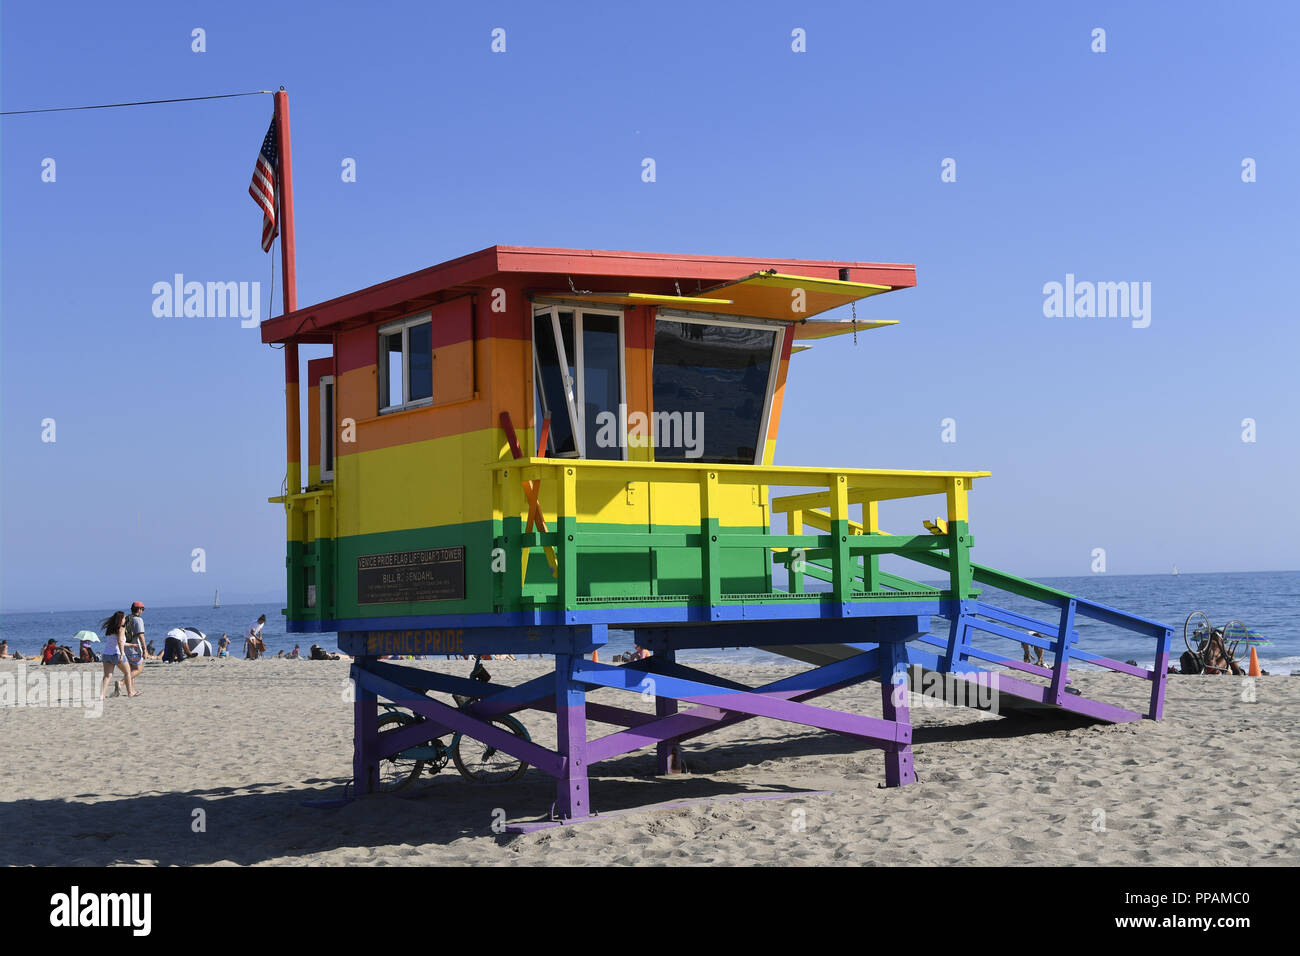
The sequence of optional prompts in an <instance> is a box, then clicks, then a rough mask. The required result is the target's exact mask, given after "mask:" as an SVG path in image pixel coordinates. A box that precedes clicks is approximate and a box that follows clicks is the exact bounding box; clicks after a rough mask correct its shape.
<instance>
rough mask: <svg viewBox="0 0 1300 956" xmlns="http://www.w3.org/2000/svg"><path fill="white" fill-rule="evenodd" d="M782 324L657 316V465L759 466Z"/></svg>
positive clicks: (687, 315)
mask: <svg viewBox="0 0 1300 956" xmlns="http://www.w3.org/2000/svg"><path fill="white" fill-rule="evenodd" d="M785 326H786V323H784V322H772V321H767V320H763V319H734V318H730V317H723V316H718V315H716V314H705V313H692V312H675V311H667V310H663V309H661V310H660V311H659V314H658V317H657V318H656V321H655V339H654V372H653V382H652V387H653V391H654V414H653V415H652V416H651V419H652V420H651V428H652V430H653V432H654V434H653V435H652V436H651V438H652V440H653V444H654V446H655V460H656V461H698V462H709V463H715V464H739V465H758V464H762V461H763V446H764V441H765V438H766V436H767V430H768V419H769V416H770V415H771V410H772V396H773V394H774V392H775V388H776V376H777V372H778V369H779V367H780V361H781V348H782V345H783V339H784V336H785V335H786V334H787V331H786V327H785Z"/></svg>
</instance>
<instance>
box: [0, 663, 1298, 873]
mask: <svg viewBox="0 0 1300 956" xmlns="http://www.w3.org/2000/svg"><path fill="white" fill-rule="evenodd" d="M423 666H428V667H432V668H436V669H440V670H448V671H450V672H452V673H456V674H460V675H464V674H465V673H466V672H467V671H468V664H467V662H464V661H452V662H446V661H439V662H425V664H424V665H423ZM549 666H550V664H549V661H546V662H544V661H539V660H531V661H519V662H514V663H512V662H501V661H495V662H490V663H489V664H488V667H489V668H490V670H491V671H492V675H493V679H494V681H496V682H499V683H505V684H514V683H519V682H521V681H523V680H525V679H527V678H529V677H533V676H536V675H538V674H541V673H543V672H544V671H545V670H547V669H549ZM16 668H17V665H16V664H15V663H14V662H12V661H4V662H0V678H3V677H4V674H5V672H6V671H9V672H13V671H15V669H16ZM32 669H33V670H44V671H50V670H55V668H43V669H40V668H32ZM81 669H84V670H87V671H92V670H93V672H94V673H96V674H98V672H99V667H98V665H95V666H94V667H93V668H91V667H89V666H85V667H83V668H81ZM703 669H706V670H708V669H711V668H710V667H708V666H704V667H703ZM712 669H713V670H714V672H719V671H718V670H717V668H716V667H715V668H712ZM57 670H65V668H57ZM790 672H791V671H790V669H789V668H786V667H782V666H779V665H772V666H767V665H763V666H756V665H750V666H732V667H729V668H728V669H727V671H726V674H727V676H729V677H731V678H733V679H736V680H739V681H742V682H744V683H746V684H750V685H757V684H761V683H763V682H765V681H769V680H773V679H776V678H778V677H780V676H784V675H786V674H789V673H790ZM1076 678H1077V686H1079V687H1081V688H1083V690H1084V692H1085V693H1090V692H1094V693H1095V692H1097V689H1098V688H1099V687H1102V686H1103V685H1104V687H1105V688H1106V691H1107V692H1108V693H1109V694H1110V695H1111V696H1109V697H1107V699H1109V700H1113V701H1114V702H1116V703H1127V704H1128V705H1129V706H1132V707H1134V708H1138V709H1145V703H1144V702H1145V698H1146V696H1147V692H1148V688H1149V685H1148V684H1146V683H1145V682H1142V681H1139V680H1136V679H1134V678H1126V677H1124V676H1122V675H1115V674H1102V673H1097V672H1091V673H1089V672H1077V673H1076ZM9 679H10V680H11V681H12V680H13V678H12V677H10V678H9ZM348 687H349V681H348V664H347V663H345V662H310V661H276V660H268V661H256V662H249V661H243V660H223V661H190V662H186V663H184V664H174V665H161V664H151V665H150V666H149V667H148V668H147V669H146V672H145V676H144V678H143V679H142V680H141V682H140V688H141V690H142V691H143V695H144V696H142V697H141V698H139V699H138V700H128V699H126V698H118V699H110V700H108V701H106V702H105V705H104V711H103V716H101V717H99V718H96V719H88V718H86V717H85V716H84V712H83V711H81V710H78V709H74V708H53V707H22V708H16V707H3V708H0V767H3V778H2V779H0V863H2V864H6V865H14V864H17V865H32V864H34V865H49V864H61V865H94V866H98V865H105V864H115V863H145V864H158V865H172V864H185V865H190V864H218V865H221V864H226V865H229V864H315V865H354V864H362V865H365V864H384V865H393V864H443V865H474V866H488V865H492V866H498V865H518V864H524V865H545V864H564V865H575V864H576V865H582V864H592V863H595V864H760V865H782V864H802V865H825V864H900V863H903V864H908V863H912V864H981V865H1000V864H1085V865H1087V864H1121V865H1123V864H1137V865H1142V864H1174V865H1180V866H1183V865H1191V866H1194V865H1225V864H1226V865H1257V864H1284V863H1290V864H1294V863H1295V862H1297V859H1300V811H1298V810H1297V808H1296V803H1295V795H1296V793H1297V792H1300V779H1298V776H1297V759H1298V756H1297V751H1298V748H1297V746H1296V733H1295V729H1294V721H1295V716H1296V714H1297V713H1300V679H1296V678H1291V677H1264V678H1260V679H1258V681H1257V685H1256V700H1255V701H1254V702H1248V701H1246V700H1243V693H1242V691H1243V681H1242V679H1240V678H1227V677H1217V678H1216V677H1177V676H1173V677H1171V678H1170V680H1169V693H1168V699H1167V703H1166V708H1165V720H1164V721H1162V722H1160V723H1154V722H1151V721H1145V720H1144V721H1141V722H1138V723H1132V724H1125V725H1116V726H1079V725H1076V724H1072V723H1066V722H1063V721H1060V720H1056V719H1043V718H1032V717H1010V718H996V717H984V716H981V715H980V714H978V713H977V712H975V711H971V710H967V709H964V708H953V707H922V706H919V703H920V702H919V701H918V699H917V698H915V696H914V697H913V708H914V709H913V711H912V718H913V723H914V725H915V728H916V730H915V763H916V769H917V773H918V775H919V778H920V779H919V782H918V783H916V784H914V785H911V786H907V787H902V788H897V789H882V788H881V787H880V786H879V784H880V783H881V781H882V780H883V763H884V762H883V758H882V757H881V755H880V753H879V752H878V751H874V750H865V749H862V748H861V747H859V746H858V745H857V744H855V743H854V742H853V741H850V740H848V739H846V738H842V737H837V736H834V735H830V734H825V733H821V732H817V731H813V730H810V729H807V728H801V727H797V726H793V725H789V724H781V723H778V722H775V721H770V720H764V719H757V720H751V721H746V722H743V723H740V724H737V725H735V726H733V727H730V728H727V729H726V730H724V731H721V732H720V733H718V734H716V735H713V736H707V737H704V738H699V739H697V740H693V741H689V742H688V743H687V744H686V745H685V754H684V756H685V759H686V761H687V765H688V768H689V769H690V770H691V771H692V773H690V774H686V775H680V776H674V777H664V778H658V777H655V776H654V751H653V748H650V749H646V750H642V751H639V752H637V753H634V754H629V755H626V756H624V757H621V758H617V759H615V760H613V761H610V762H608V763H601V764H597V765H596V766H595V767H594V768H593V775H592V786H591V791H592V800H593V806H594V808H595V809H596V810H597V811H603V812H610V811H614V810H625V809H628V808H637V807H644V806H646V805H648V804H656V803H661V802H666V801H682V800H699V801H701V802H699V803H695V804H692V805H690V806H687V807H684V808H676V809H659V810H654V809H651V810H642V811H638V812H630V813H626V814H622V815H618V816H614V817H611V818H609V819H605V820H602V821H598V822H591V823H583V824H580V825H577V826H571V827H563V828H555V829H551V830H546V831H541V832H537V833H532V834H527V835H520V836H511V835H505V834H500V835H498V834H496V833H494V832H493V830H492V824H493V822H494V820H499V819H500V818H501V817H502V815H504V817H505V818H506V819H509V820H511V821H515V820H528V819H537V818H539V817H540V816H542V815H543V814H545V813H546V812H547V811H548V809H549V808H550V806H551V804H552V802H553V801H554V799H555V788H554V784H553V781H552V780H551V779H550V778H549V777H547V776H545V775H544V774H542V773H540V772H539V771H537V770H529V772H528V774H527V775H526V776H525V777H523V778H522V779H521V780H519V781H516V782H514V783H511V784H506V785H504V786H500V787H488V788H484V787H475V786H472V785H470V784H469V783H467V782H466V781H465V780H464V779H463V778H461V777H460V775H459V774H457V773H456V772H455V770H454V768H453V767H451V766H448V767H447V768H446V769H445V770H444V771H443V772H442V773H441V774H439V775H438V776H436V777H431V778H428V783H427V784H423V785H421V786H420V787H419V788H417V789H415V790H414V791H412V792H411V795H410V796H409V797H405V796H403V797H398V796H390V795H381V796H377V797H370V798H366V799H364V800H360V801H355V802H353V803H350V804H348V805H346V806H343V807H341V808H336V809H316V808H310V807H305V806H303V805H302V803H303V801H306V800H319V799H325V798H329V797H337V796H341V795H342V792H343V785H344V784H345V783H346V782H347V781H348V780H349V779H350V777H351V738H352V711H351V705H350V703H349V702H348ZM1103 696H1104V695H1103ZM590 699H592V700H595V701H604V702H610V703H613V702H617V703H619V704H620V705H623V706H628V707H635V708H642V709H647V710H651V709H653V703H652V702H646V701H642V700H641V699H640V698H639V697H638V696H636V695H628V694H619V693H618V692H616V691H611V690H602V691H598V692H596V693H594V694H592V695H591V698H590ZM879 699H880V691H879V687H878V685H877V684H875V683H869V684H866V685H863V686H861V687H858V688H850V689H847V690H844V691H840V692H838V693H836V694H833V695H829V696H827V697H824V698H819V699H818V701H816V703H825V705H826V706H832V707H837V708H840V709H845V710H855V711H859V712H862V713H867V714H879V712H880V703H879ZM518 716H519V717H520V718H521V719H522V720H523V722H524V723H525V724H526V725H527V726H528V728H529V730H530V732H531V733H532V735H533V738H534V740H536V741H537V742H539V743H541V744H543V745H545V746H553V744H554V740H555V726H554V724H555V719H554V717H553V716H551V715H547V714H544V713H541V712H537V711H530V712H523V713H521V714H519V715H518ZM609 731H610V728H608V727H606V726H604V725H597V724H594V723H593V724H591V725H590V735H591V736H597V735H600V734H603V733H608V732H609ZM809 791H829V793H824V794H813V793H809ZM763 792H769V793H770V792H783V793H790V794H793V796H790V797H788V798H785V799H775V800H755V801H748V802H745V801H736V800H734V799H729V798H734V797H736V796H738V795H742V794H755V793H763ZM703 798H714V799H712V800H708V801H705V800H703Z"/></svg>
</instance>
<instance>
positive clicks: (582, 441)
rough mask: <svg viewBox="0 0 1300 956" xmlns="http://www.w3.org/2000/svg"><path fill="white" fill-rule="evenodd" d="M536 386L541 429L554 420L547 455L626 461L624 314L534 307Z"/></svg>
mask: <svg viewBox="0 0 1300 956" xmlns="http://www.w3.org/2000/svg"><path fill="white" fill-rule="evenodd" d="M533 382H534V387H533V402H534V414H535V416H536V419H535V420H536V422H537V427H538V429H540V428H541V423H542V420H543V419H544V418H545V417H546V416H548V415H549V416H550V419H551V429H550V433H549V434H550V437H549V439H548V441H547V447H546V449H545V450H544V453H545V454H546V455H547V456H548V457H553V458H599V459H608V460H623V459H625V458H626V457H627V441H626V437H625V436H624V435H622V434H621V433H620V432H619V427H620V426H619V424H618V423H619V422H621V421H622V416H621V415H620V406H622V405H624V404H625V402H626V383H625V380H624V370H623V313H622V311H621V310H604V309H586V308H569V307H565V306H558V305H548V306H538V307H535V308H534V310H533Z"/></svg>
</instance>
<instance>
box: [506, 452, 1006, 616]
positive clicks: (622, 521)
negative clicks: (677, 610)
mask: <svg viewBox="0 0 1300 956" xmlns="http://www.w3.org/2000/svg"><path fill="white" fill-rule="evenodd" d="M493 471H494V472H495V476H496V480H495V481H494V485H493V536H494V541H493V548H494V555H495V554H500V555H502V556H504V558H505V561H504V562H503V567H501V568H499V570H500V571H502V572H503V573H499V574H497V575H496V576H495V582H496V583H495V588H496V590H495V595H494V603H495V604H496V605H497V606H498V607H500V608H502V609H506V610H511V609H515V608H526V607H538V606H544V607H548V608H563V609H566V610H569V609H576V608H578V607H581V606H589V605H591V604H593V603H602V604H623V603H628V604H638V603H653V602H661V601H675V602H689V603H704V604H705V605H708V606H716V605H720V604H723V603H727V602H732V601H745V602H749V603H753V602H760V601H769V602H775V601H789V600H821V601H833V602H843V603H848V602H851V601H862V600H875V599H880V598H883V597H893V598H905V597H909V596H912V595H906V594H899V593H898V590H894V589H892V588H891V586H890V582H891V581H901V580H903V579H898V578H897V577H896V576H892V575H886V574H884V573H882V572H880V571H879V569H878V561H879V557H880V555H882V554H900V555H904V556H907V557H912V558H914V559H915V560H920V561H923V562H925V563H930V562H937V565H936V566H941V567H943V568H945V569H946V570H947V572H948V576H949V580H950V582H951V584H950V587H949V588H948V589H947V590H946V591H944V592H936V591H934V590H933V589H926V588H924V587H923V586H921V585H916V586H915V588H906V589H899V590H912V591H916V592H917V594H916V596H918V597H920V596H925V597H933V596H935V595H941V596H942V597H943V598H948V597H951V596H954V595H955V596H957V597H966V596H970V595H971V594H972V593H973V592H972V591H971V563H970V547H971V544H972V541H971V537H970V532H969V528H968V523H967V510H966V495H967V492H968V491H969V489H970V484H971V482H972V481H973V480H974V479H975V478H978V477H983V476H984V475H985V474H987V473H986V472H934V471H894V470H868V469H823V468H779V467H765V466H754V465H718V464H690V463H677V462H671V463H669V462H611V461H587V460H576V459H545V458H533V459H527V460H522V459H521V460H516V461H511V462H502V463H499V464H497V465H495V466H493ZM772 487H794V488H803V489H808V490H806V491H803V492H801V493H799V494H796V495H792V496H787V497H783V498H778V499H777V500H775V501H772V502H771V503H770V504H769V501H768V499H769V493H770V489H771V488H772ZM927 495H944V496H945V498H946V501H947V514H948V519H947V521H946V525H945V523H944V522H943V521H942V519H939V520H938V522H937V524H938V525H939V526H940V527H942V533H940V534H918V535H889V534H882V533H863V530H862V529H863V528H864V527H872V526H874V524H875V516H876V510H877V504H878V502H880V501H884V500H890V499H898V498H912V497H921V496H927ZM820 508H825V509H827V510H826V511H824V512H822V511H819V509H820ZM855 508H860V509H861V513H862V515H863V519H864V520H863V522H855V521H853V520H852V518H851V515H850V509H855ZM774 512H784V513H785V514H786V516H787V531H786V533H785V534H774V533H772V531H771V516H772V514H773V513H774ZM823 519H824V520H823ZM805 525H807V526H808V529H814V530H807V529H806V528H805ZM497 549H500V550H499V551H498V550H497ZM543 554H545V556H546V562H547V570H548V572H549V573H545V574H539V573H538V572H537V571H533V572H531V573H530V572H529V570H528V567H529V565H530V564H533V562H539V563H540V562H541V561H542V555H543ZM632 554H644V555H646V557H647V561H646V563H645V565H644V566H640V565H634V564H633V565H629V567H631V568H632V570H630V571H628V572H626V577H627V580H622V581H614V582H612V584H611V581H610V580H608V579H604V580H602V581H600V584H601V585H602V586H604V591H603V592H602V593H597V590H598V589H596V588H593V584H592V582H593V580H595V578H596V577H597V574H594V573H593V571H592V569H593V568H594V569H596V571H597V572H598V571H599V567H600V562H604V563H605V564H606V565H610V564H612V563H614V562H615V561H616V559H617V558H618V557H619V556H620V555H632ZM741 555H747V556H749V557H747V558H746V559H745V560H746V561H750V560H751V559H753V560H752V561H751V564H750V565H748V566H751V567H757V566H761V567H762V568H763V569H764V570H763V572H762V574H761V577H760V578H756V577H755V575H754V574H753V573H743V572H742V573H737V571H736V569H737V568H738V567H740V566H741V565H742V564H743V563H744V562H742V561H741V560H740V556H741ZM580 556H581V557H583V558H584V559H585V560H584V562H583V564H584V565H586V568H587V569H586V572H585V573H582V572H583V569H582V566H580V561H579V558H580ZM774 557H775V559H776V562H777V563H784V564H789V565H790V567H791V574H790V588H789V590H788V591H777V590H775V589H774V587H773V585H772V582H771V575H770V570H771V565H772V561H773V558H774ZM673 561H675V562H676V563H677V566H678V567H689V568H691V569H692V572H691V573H692V574H693V575H695V576H696V577H698V581H696V582H694V583H695V587H694V588H692V589H691V590H689V591H672V592H669V593H665V592H664V591H663V590H662V585H663V583H664V581H663V579H664V577H665V576H664V575H661V574H660V573H659V570H660V565H661V564H664V563H670V562H673ZM814 563H815V564H819V565H822V566H824V567H825V569H826V572H825V573H826V574H827V577H828V581H827V583H828V584H829V585H830V588H829V590H828V591H826V592H809V591H807V590H806V589H805V588H804V586H803V575H804V574H807V573H809V572H808V571H807V570H806V568H805V566H807V567H812V566H813V564H814ZM521 566H522V569H521ZM533 566H534V567H537V566H540V565H533ZM638 569H640V570H638ZM695 569H698V573H696V571H695ZM816 573H818V572H815V571H814V572H813V574H816ZM864 575H865V576H864ZM859 579H861V581H862V583H861V584H860V583H859ZM737 580H740V581H741V582H742V583H741V584H740V585H739V586H737V585H736V583H735V582H736V581H737ZM756 580H761V590H759V589H756V587H755V586H754V582H755V581H756ZM744 582H748V583H744ZM910 583H911V582H909V584H910Z"/></svg>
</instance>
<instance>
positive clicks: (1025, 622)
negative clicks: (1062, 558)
mask: <svg viewBox="0 0 1300 956" xmlns="http://www.w3.org/2000/svg"><path fill="white" fill-rule="evenodd" d="M829 517H830V516H829V515H828V514H827V513H826V512H824V511H819V510H816V509H808V510H805V511H804V512H803V514H802V516H801V518H802V522H803V523H805V524H807V525H809V526H811V527H813V528H818V529H823V528H825V527H826V526H827V523H828V521H829ZM850 532H851V533H852V534H858V535H861V534H868V533H870V532H866V531H865V530H864V529H863V527H862V525H860V524H857V523H856V522H850ZM876 533H884V532H879V531H878V532H876ZM901 556H902V557H905V558H908V559H909V560H912V561H916V562H918V563H920V564H924V565H927V566H929V567H933V568H936V569H939V570H947V568H948V562H947V561H946V558H947V556H946V555H944V554H942V553H932V552H924V551H920V552H907V553H905V554H902V555H901ZM970 568H971V579H972V580H973V581H975V582H976V583H978V584H986V585H988V586H990V587H995V588H998V589H999V590H1002V591H1006V592H1008V593H1010V594H1015V595H1017V596H1019V597H1023V598H1027V599H1029V600H1033V601H1038V602H1040V603H1043V604H1046V605H1049V606H1051V607H1055V608H1058V609H1059V610H1060V612H1061V622H1060V623H1059V624H1051V623H1048V622H1046V621H1040V620H1037V619H1036V618H1031V617H1028V616H1026V615H1023V614H1019V613H1017V612H1014V611H1010V610H1007V609H1005V608H1000V607H997V606H995V605H992V604H989V603H987V602H985V601H971V602H962V611H961V616H962V618H963V619H964V621H965V625H966V626H967V627H969V628H975V629H978V630H982V631H984V632H986V633H989V634H994V635H997V636H999V637H1004V638H1008V639H1010V640H1015V641H1019V642H1020V643H1022V644H1028V645H1030V646H1031V647H1040V648H1043V649H1044V650H1052V651H1054V652H1055V654H1056V659H1055V661H1054V663H1053V666H1052V667H1051V668H1050V669H1047V668H1042V667H1038V666H1036V665H1033V664H1025V663H1021V662H1019V661H1015V660H1013V659H1011V658H1009V657H1006V656H1004V655H1000V654H990V653H988V652H983V651H978V650H977V649H975V648H973V647H971V646H970V645H969V644H968V643H966V640H965V638H964V637H963V636H962V629H961V628H954V629H953V631H954V636H953V638H952V639H951V642H950V646H949V648H948V654H947V657H946V659H947V661H948V662H949V663H952V662H954V661H957V662H959V661H960V660H963V659H965V658H966V657H976V658H980V659H983V660H987V661H992V662H996V663H999V664H1002V665H1003V666H1006V667H1008V668H1010V669H1012V670H1019V671H1024V672H1026V673H1032V674H1037V675H1039V676H1045V677H1050V678H1051V680H1052V687H1053V689H1054V690H1056V691H1057V693H1058V695H1059V694H1062V693H1064V687H1065V685H1066V684H1068V683H1069V682H1070V681H1069V677H1068V669H1069V661H1070V659H1072V658H1073V659H1075V660H1079V661H1083V662H1085V663H1088V664H1092V665H1094V666H1097V667H1102V668H1105V669H1107V670H1111V671H1115V672H1117V673H1121V674H1128V675H1131V676H1134V677H1140V678H1142V679H1144V680H1148V681H1151V683H1152V690H1151V702H1150V706H1149V709H1148V714H1147V716H1149V717H1151V718H1152V719H1153V720H1159V719H1160V713H1161V711H1162V709H1163V703H1164V690H1165V679H1166V672H1167V670H1168V666H1169V645H1170V642H1171V640H1172V638H1173V630H1172V629H1171V628H1170V627H1169V626H1168V625H1166V624H1163V623H1161V622H1159V621H1154V620H1151V619H1149V618H1145V617H1142V616H1140V615H1137V614H1130V613H1129V612H1127V611H1121V610H1119V609H1118V608H1113V607H1110V606H1109V605H1106V604H1101V603H1100V602H1097V601H1088V600H1085V599H1083V598H1080V597H1078V596H1077V595H1074V594H1070V593H1069V592H1067V591H1062V590H1060V589H1059V588H1054V587H1051V586H1050V585H1046V584H1039V583H1038V582H1036V581H1030V580H1028V579H1027V578H1022V577H1018V576H1016V575H1014V574H1009V573H1007V572H1006V571H1000V570H998V569H997V568H991V567H989V566H987V565H983V564H976V563H974V562H972V563H971V566H970ZM888 577H894V578H896V577H897V576H895V575H889V576H888ZM898 580H899V581H901V582H903V583H905V584H909V585H915V586H917V587H922V586H923V585H919V584H916V582H911V581H908V580H907V579H906V578H898ZM884 583H885V584H886V586H892V585H891V583H890V582H889V581H888V580H887V579H886V580H885V581H884ZM1078 617H1086V618H1091V619H1092V620H1096V621H1100V622H1102V623H1104V624H1109V625H1112V626H1114V627H1119V628H1123V629H1125V630H1129V631H1133V632H1135V633H1137V634H1143V635H1146V636H1148V637H1152V638H1154V639H1155V641H1156V647H1155V664H1154V666H1153V667H1152V668H1151V669H1150V670H1148V669H1146V668H1143V667H1135V666H1133V665H1131V664H1127V663H1124V662H1122V661H1117V660H1114V659H1113V658H1109V657H1105V656H1103V655H1100V654H1094V653H1092V652H1090V651H1085V650H1083V649H1082V648H1078V647H1075V646H1073V645H1076V644H1078V641H1079V632H1078V630H1077V629H1076V627H1075V624H1074V622H1075V619H1076V618H1078ZM1003 625H1010V626H1011V627H1016V628H1022V629H1024V630H1026V631H1037V632H1039V633H1041V634H1045V635H1049V636H1048V637H1047V638H1038V637H1035V636H1034V635H1032V634H1028V633H1021V632H1019V631H1013V630H1011V629H1010V628H1008V627H1004V626H1003Z"/></svg>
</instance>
